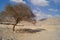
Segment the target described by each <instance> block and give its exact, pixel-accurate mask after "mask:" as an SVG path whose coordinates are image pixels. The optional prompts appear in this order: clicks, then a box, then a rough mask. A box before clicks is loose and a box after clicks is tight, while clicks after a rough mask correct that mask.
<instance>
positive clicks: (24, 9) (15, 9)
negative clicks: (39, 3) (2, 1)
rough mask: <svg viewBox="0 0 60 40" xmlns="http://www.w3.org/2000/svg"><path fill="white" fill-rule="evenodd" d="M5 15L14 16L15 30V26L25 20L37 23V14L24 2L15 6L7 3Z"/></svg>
mask: <svg viewBox="0 0 60 40" xmlns="http://www.w3.org/2000/svg"><path fill="white" fill-rule="evenodd" d="M4 15H6V16H10V17H13V18H14V20H15V24H14V25H13V31H15V26H16V25H17V24H18V23H19V22H21V21H23V20H24V21H28V22H33V21H34V23H35V20H34V19H33V18H34V17H35V15H34V14H33V12H32V10H31V8H30V7H29V6H28V5H26V4H23V3H20V4H18V5H14V6H12V5H7V6H6V8H5V13H4Z"/></svg>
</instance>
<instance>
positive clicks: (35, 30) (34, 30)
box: [16, 28, 46, 33]
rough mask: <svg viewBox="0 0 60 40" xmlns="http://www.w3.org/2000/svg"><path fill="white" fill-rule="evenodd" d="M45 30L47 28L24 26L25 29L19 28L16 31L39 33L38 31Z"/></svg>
mask: <svg viewBox="0 0 60 40" xmlns="http://www.w3.org/2000/svg"><path fill="white" fill-rule="evenodd" d="M43 30H46V29H27V28H24V29H17V30H16V32H19V33H37V32H41V31H43Z"/></svg>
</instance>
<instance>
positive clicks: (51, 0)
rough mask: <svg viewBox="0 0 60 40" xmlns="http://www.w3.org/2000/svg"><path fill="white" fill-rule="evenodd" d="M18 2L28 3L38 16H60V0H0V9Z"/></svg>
mask: <svg viewBox="0 0 60 40" xmlns="http://www.w3.org/2000/svg"><path fill="white" fill-rule="evenodd" d="M20 2H22V3H26V4H28V5H29V6H30V7H31V8H32V11H33V12H34V13H35V14H36V15H37V16H38V17H40V16H42V17H52V16H54V17H60V0H0V11H2V10H4V7H5V6H6V4H9V3H10V4H19V3H20Z"/></svg>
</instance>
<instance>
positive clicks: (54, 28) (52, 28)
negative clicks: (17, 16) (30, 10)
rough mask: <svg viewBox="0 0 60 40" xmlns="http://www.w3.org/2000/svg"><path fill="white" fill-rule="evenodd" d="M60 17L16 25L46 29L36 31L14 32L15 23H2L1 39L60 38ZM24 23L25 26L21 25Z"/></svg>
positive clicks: (34, 39) (53, 39)
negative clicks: (34, 23)
mask: <svg viewBox="0 0 60 40" xmlns="http://www.w3.org/2000/svg"><path fill="white" fill-rule="evenodd" d="M59 23H60V19H59V21H58V20H57V19H56V20H55V19H54V20H52V19H51V18H50V19H48V20H46V21H43V22H40V21H38V22H37V23H36V25H33V24H31V23H28V22H22V23H19V24H18V25H17V26H16V28H15V29H16V30H17V29H21V28H30V29H45V30H42V31H40V32H36V33H27V32H24V33H20V32H16V31H15V32H13V31H12V27H13V25H3V24H0V40H60V24H59ZM20 25H24V26H20Z"/></svg>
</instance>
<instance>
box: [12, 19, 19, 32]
mask: <svg viewBox="0 0 60 40" xmlns="http://www.w3.org/2000/svg"><path fill="white" fill-rule="evenodd" d="M18 22H19V20H18V18H17V20H16V23H15V24H14V25H13V31H15V26H16V25H17V24H18Z"/></svg>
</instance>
